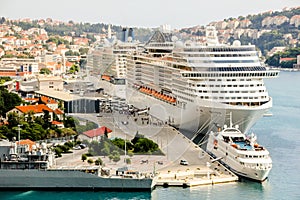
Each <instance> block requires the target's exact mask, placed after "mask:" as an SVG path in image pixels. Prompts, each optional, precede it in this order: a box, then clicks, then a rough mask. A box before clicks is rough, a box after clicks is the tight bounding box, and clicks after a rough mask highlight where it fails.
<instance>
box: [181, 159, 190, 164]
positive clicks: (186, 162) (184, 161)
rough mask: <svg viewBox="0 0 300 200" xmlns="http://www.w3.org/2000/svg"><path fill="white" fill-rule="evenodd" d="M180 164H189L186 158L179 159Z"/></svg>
mask: <svg viewBox="0 0 300 200" xmlns="http://www.w3.org/2000/svg"><path fill="white" fill-rule="evenodd" d="M180 164H181V165H189V163H188V161H186V160H180Z"/></svg>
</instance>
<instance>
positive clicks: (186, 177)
mask: <svg viewBox="0 0 300 200" xmlns="http://www.w3.org/2000/svg"><path fill="white" fill-rule="evenodd" d="M75 116H76V117H79V118H82V119H88V120H91V121H95V122H97V123H98V124H99V126H106V127H108V128H110V129H111V130H112V132H111V133H110V134H109V137H110V138H116V137H118V138H123V139H126V140H131V139H133V138H134V136H135V135H136V133H139V134H141V135H144V136H145V137H146V138H148V139H151V140H153V141H154V142H156V143H157V144H158V145H159V148H160V149H161V150H162V151H163V153H164V155H133V156H131V157H129V156H128V155H127V158H130V160H131V163H130V164H126V163H125V162H124V160H125V156H124V155H122V156H121V159H120V161H119V162H116V163H115V162H113V161H110V160H109V158H108V156H106V157H104V156H100V158H101V159H102V160H103V162H104V165H105V168H107V169H109V170H110V171H111V172H112V174H114V173H115V172H116V171H117V170H118V169H120V168H122V167H127V168H128V169H129V170H132V171H138V172H139V173H141V174H144V175H146V176H150V177H153V182H154V183H153V184H155V185H156V186H163V187H168V186H180V187H193V186H199V185H207V184H217V183H228V182H235V181H237V180H238V177H237V176H236V175H234V174H233V173H232V172H230V171H229V170H227V169H226V168H225V167H224V166H222V165H221V164H219V163H218V162H212V160H213V159H212V158H211V157H210V156H209V155H208V154H207V153H206V152H205V151H204V150H203V149H201V148H200V147H199V146H197V145H195V144H194V143H193V142H192V141H190V140H189V139H188V138H186V137H185V136H184V135H183V134H181V133H180V132H179V131H177V130H176V129H174V128H173V127H171V126H169V125H166V124H164V123H163V122H161V121H159V120H158V119H154V118H151V116H147V115H142V116H138V115H134V116H132V115H130V116H129V115H126V114H120V113H119V112H112V113H100V114H76V115H75ZM75 116H74V117H75ZM87 151H88V150H87V148H86V149H82V150H73V153H72V154H65V155H63V157H61V158H57V159H56V167H60V168H68V167H78V168H83V167H89V166H90V164H88V163H87V162H86V161H85V162H83V161H82V160H81V155H82V154H83V153H87ZM97 158H98V157H93V159H94V160H96V159H97ZM181 160H186V161H187V162H188V165H181V164H180V161H181Z"/></svg>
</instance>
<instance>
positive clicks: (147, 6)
mask: <svg viewBox="0 0 300 200" xmlns="http://www.w3.org/2000/svg"><path fill="white" fill-rule="evenodd" d="M298 6H300V0H207V1H204V0H147V1H146V0H80V1H79V0H48V1H46V0H27V1H26V0H0V16H1V17H7V18H11V19H20V18H31V19H46V18H48V17H49V18H52V19H57V20H62V21H69V20H73V21H75V22H90V23H111V24H114V25H122V26H133V27H158V26H160V25H162V24H170V25H171V27H172V28H184V27H191V26H195V25H207V24H208V23H209V22H212V21H219V20H223V19H225V18H229V17H238V16H247V15H248V14H257V13H261V12H265V11H269V10H282V9H283V8H284V7H289V8H290V7H298Z"/></svg>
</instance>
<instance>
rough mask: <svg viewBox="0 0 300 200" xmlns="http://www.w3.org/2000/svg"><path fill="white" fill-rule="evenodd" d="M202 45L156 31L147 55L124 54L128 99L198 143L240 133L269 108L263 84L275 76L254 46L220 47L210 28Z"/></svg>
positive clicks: (210, 27) (270, 100)
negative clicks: (234, 129)
mask: <svg viewBox="0 0 300 200" xmlns="http://www.w3.org/2000/svg"><path fill="white" fill-rule="evenodd" d="M206 39H207V42H206V44H197V43H193V42H185V43H183V42H181V41H179V40H177V38H176V37H174V36H172V33H169V32H167V33H166V32H162V31H156V32H155V33H154V35H153V36H152V37H151V38H150V40H149V41H148V43H146V45H145V50H144V51H142V52H135V53H134V54H133V53H131V54H128V57H127V65H126V67H127V75H126V80H127V82H126V99H127V101H128V103H129V104H133V105H134V106H136V107H137V108H139V109H145V108H147V109H148V110H149V114H150V115H151V116H153V117H156V118H158V119H161V120H162V121H163V122H164V123H167V124H170V125H172V126H174V127H176V128H178V129H179V130H180V131H181V132H182V133H184V134H185V135H186V136H187V137H188V138H189V139H191V140H193V141H194V142H196V143H199V142H200V140H201V138H203V135H205V134H206V133H209V132H210V131H216V130H217V127H220V126H221V127H222V126H223V125H224V124H228V123H229V122H228V119H226V117H225V116H226V115H227V114H229V113H232V116H233V119H232V120H233V123H234V124H237V125H239V127H240V130H241V131H242V132H245V133H247V132H248V131H249V129H250V128H251V127H252V126H253V125H254V124H255V122H256V121H257V120H258V119H260V118H261V117H262V116H263V115H264V114H265V113H266V112H267V111H268V110H269V109H270V108H271V107H272V98H271V97H270V96H269V94H268V91H267V89H266V86H265V84H264V81H263V80H264V79H265V78H275V77H277V76H278V73H279V72H278V71H273V70H267V69H266V67H265V66H263V65H262V63H261V62H260V60H259V57H258V52H257V51H256V49H255V46H254V45H241V43H240V41H234V42H233V44H232V45H226V44H219V43H218V37H217V31H216V29H215V28H214V27H212V26H208V27H207V28H206Z"/></svg>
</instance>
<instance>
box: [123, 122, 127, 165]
mask: <svg viewBox="0 0 300 200" xmlns="http://www.w3.org/2000/svg"><path fill="white" fill-rule="evenodd" d="M122 124H123V125H124V126H126V125H127V124H128V121H122ZM124 135H125V145H124V146H125V157H124V162H125V163H127V161H126V133H125V131H124Z"/></svg>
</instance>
